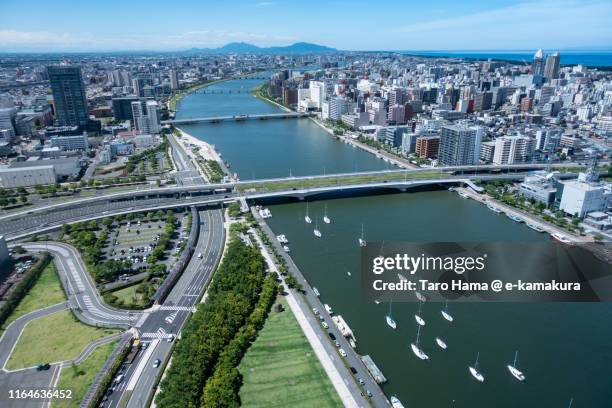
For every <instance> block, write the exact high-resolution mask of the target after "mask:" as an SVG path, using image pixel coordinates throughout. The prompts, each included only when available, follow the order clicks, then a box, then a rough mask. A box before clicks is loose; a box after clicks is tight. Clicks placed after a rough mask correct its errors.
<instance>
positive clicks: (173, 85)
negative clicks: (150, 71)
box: [170, 69, 179, 90]
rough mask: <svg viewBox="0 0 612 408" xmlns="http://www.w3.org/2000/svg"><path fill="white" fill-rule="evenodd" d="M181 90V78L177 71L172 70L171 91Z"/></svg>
mask: <svg viewBox="0 0 612 408" xmlns="http://www.w3.org/2000/svg"><path fill="white" fill-rule="evenodd" d="M178 88H179V77H178V71H177V70H175V69H171V70H170V89H172V90H174V89H178Z"/></svg>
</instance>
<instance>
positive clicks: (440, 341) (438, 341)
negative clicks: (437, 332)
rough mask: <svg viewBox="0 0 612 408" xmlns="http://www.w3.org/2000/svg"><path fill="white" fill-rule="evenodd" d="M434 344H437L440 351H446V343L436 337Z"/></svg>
mask: <svg viewBox="0 0 612 408" xmlns="http://www.w3.org/2000/svg"><path fill="white" fill-rule="evenodd" d="M436 343H438V346H440V348H441V349H442V350H446V343H445V342H444V341H443V340H442V339H441V338H439V337H436Z"/></svg>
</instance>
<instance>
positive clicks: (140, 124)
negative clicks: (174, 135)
mask: <svg viewBox="0 0 612 408" xmlns="http://www.w3.org/2000/svg"><path fill="white" fill-rule="evenodd" d="M132 114H133V116H134V126H135V127H136V130H137V131H138V132H139V133H141V134H155V133H159V132H161V123H160V113H159V105H158V104H157V102H156V101H152V100H146V101H145V100H140V101H136V102H132Z"/></svg>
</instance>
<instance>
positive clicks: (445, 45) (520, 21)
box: [0, 0, 612, 52]
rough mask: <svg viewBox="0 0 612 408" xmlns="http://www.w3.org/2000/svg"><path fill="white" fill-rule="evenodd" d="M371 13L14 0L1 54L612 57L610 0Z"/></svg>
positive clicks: (254, 5)
mask: <svg viewBox="0 0 612 408" xmlns="http://www.w3.org/2000/svg"><path fill="white" fill-rule="evenodd" d="M365 7H366V3H363V2H359V1H357V2H346V1H343V0H342V1H332V2H325V3H323V2H321V1H318V0H314V1H312V2H310V3H309V5H308V7H304V6H303V4H301V3H298V2H294V1H288V2H280V1H246V0H242V1H238V2H234V3H232V4H231V5H229V4H227V5H225V4H216V5H214V7H212V6H211V5H210V4H208V5H202V4H199V3H197V2H192V1H186V2H181V4H180V6H177V7H174V8H171V9H168V7H167V4H165V3H161V2H158V1H152V2H148V3H147V19H146V20H142V21H141V20H138V13H139V12H142V5H138V4H129V3H119V2H116V1H110V2H107V3H105V4H103V5H95V4H78V3H75V2H73V1H58V2H54V3H53V4H47V3H45V2H40V1H34V2H33V3H32V7H30V8H29V10H28V13H27V17H26V18H24V15H23V8H22V7H21V5H20V4H19V3H18V2H15V1H10V0H9V1H6V2H4V4H3V5H2V6H0V11H2V13H0V25H1V26H2V27H3V29H1V30H0V52H96V51H97V52H112V51H177V50H185V49H190V48H216V47H220V46H223V45H224V44H227V43H231V42H247V43H251V44H255V45H258V46H262V47H267V46H284V45H288V44H292V43H295V42H302V41H303V42H309V43H316V44H321V45H325V46H329V47H333V48H337V49H339V50H415V51H423V50H428V51H430V50H444V51H460V50H513V51H514V50H532V49H534V48H539V47H542V48H545V49H551V50H553V49H555V50H564V49H572V48H591V49H597V48H606V49H609V44H610V43H612V28H611V27H610V25H609V24H607V23H608V22H607V18H608V16H609V15H610V14H611V13H612V4H610V3H609V2H606V1H602V0H593V1H585V2H580V1H576V0H535V1H514V0H498V1H495V2H484V1H480V0H470V1H466V2H461V4H455V3H453V2H451V1H446V0H444V1H439V2H437V3H436V4H435V5H434V6H432V5H430V4H405V3H403V2H399V1H389V2H388V3H387V4H386V5H385V6H384V7H378V8H374V7H373V8H368V9H367V12H366V8H365ZM237 9H239V10H241V12H240V13H236V10H237ZM187 10H190V11H189V12H188V13H187V12H186V11H187ZM391 10H392V12H391ZM360 11H361V13H362V14H361V15H362V16H363V18H362V19H359V15H360ZM349 15H350V16H354V15H356V16H357V18H355V17H351V18H350V19H349V18H348V16H349ZM92 16H96V17H95V18H92ZM228 16H229V17H228ZM319 16H321V18H319ZM398 16H399V18H398ZM323 17H324V18H323ZM560 27H574V28H576V29H572V30H561V29H559V28H560Z"/></svg>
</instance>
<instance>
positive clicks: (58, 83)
mask: <svg viewBox="0 0 612 408" xmlns="http://www.w3.org/2000/svg"><path fill="white" fill-rule="evenodd" d="M47 72H48V74H49V82H50V83H51V90H52V91H53V103H54V105H55V116H56V118H57V121H58V123H59V125H60V126H79V127H85V126H86V125H87V122H88V120H89V113H88V111H87V98H86V97H85V84H84V83H83V76H82V74H81V67H79V66H74V65H53V66H49V67H47Z"/></svg>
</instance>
